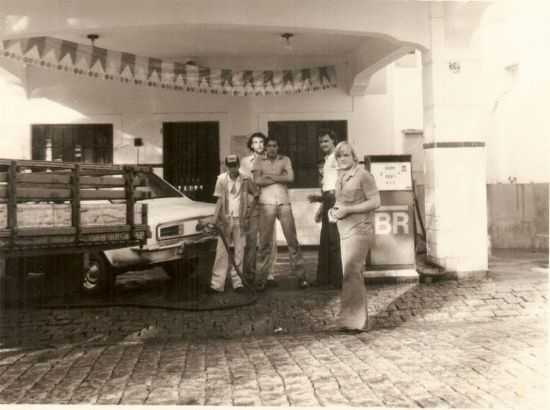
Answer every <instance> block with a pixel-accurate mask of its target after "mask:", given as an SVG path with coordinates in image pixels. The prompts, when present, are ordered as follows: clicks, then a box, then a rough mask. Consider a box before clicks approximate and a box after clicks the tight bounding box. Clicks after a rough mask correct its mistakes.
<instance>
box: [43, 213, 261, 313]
mask: <svg viewBox="0 0 550 410" xmlns="http://www.w3.org/2000/svg"><path fill="white" fill-rule="evenodd" d="M205 229H206V230H208V231H212V232H215V233H216V234H217V235H218V236H219V237H220V238H221V240H222V242H223V245H224V247H225V249H226V251H227V254H228V255H229V259H230V261H231V264H232V265H233V268H235V272H237V275H239V277H240V278H241V280H242V282H243V285H244V286H245V287H246V288H247V289H248V290H250V291H251V293H252V294H251V297H249V298H248V300H246V301H245V302H240V303H228V304H223V305H218V306H203V307H200V306H196V307H187V306H173V305H164V304H158V303H133V302H132V303H128V302H106V303H97V304H90V303H83V304H78V303H74V304H73V303H69V304H36V305H33V308H35V309H104V308H110V307H127V308H138V309H161V310H170V311H186V312H210V311H217V310H229V309H236V308H240V307H246V306H250V305H253V304H255V303H256V302H257V301H258V295H257V293H256V289H255V288H254V286H252V284H250V283H248V281H247V280H246V278H245V277H244V275H243V274H242V272H241V270H240V268H239V267H238V266H237V264H236V262H235V258H234V256H233V254H232V253H231V249H230V248H229V244H228V242H227V239H226V238H225V235H224V233H223V231H222V229H221V228H220V227H219V226H218V225H217V224H213V223H208V224H199V225H197V230H205Z"/></svg>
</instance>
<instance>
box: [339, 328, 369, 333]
mask: <svg viewBox="0 0 550 410" xmlns="http://www.w3.org/2000/svg"><path fill="white" fill-rule="evenodd" d="M338 331H339V332H340V333H346V334H348V335H358V334H360V333H365V332H367V329H352V328H349V327H341V328H340V329H338Z"/></svg>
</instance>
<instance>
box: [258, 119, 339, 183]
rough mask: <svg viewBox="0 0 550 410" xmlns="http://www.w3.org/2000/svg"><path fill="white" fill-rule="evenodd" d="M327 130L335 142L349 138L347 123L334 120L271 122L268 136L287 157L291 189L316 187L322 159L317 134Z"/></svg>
mask: <svg viewBox="0 0 550 410" xmlns="http://www.w3.org/2000/svg"><path fill="white" fill-rule="evenodd" d="M325 128H327V129H330V130H332V131H334V132H335V133H336V135H337V137H338V141H345V140H347V139H348V124H347V121H345V120H336V121H270V122H269V123H268V131H269V135H270V136H273V137H276V138H277V139H278V140H279V152H280V153H281V154H282V155H286V156H288V157H290V159H291V161H292V167H293V168H294V183H293V184H292V185H291V187H292V188H317V187H319V161H322V160H323V156H322V155H321V152H320V150H319V142H318V139H317V134H318V132H319V131H320V130H321V129H325Z"/></svg>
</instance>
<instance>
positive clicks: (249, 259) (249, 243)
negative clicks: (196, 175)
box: [240, 132, 277, 287]
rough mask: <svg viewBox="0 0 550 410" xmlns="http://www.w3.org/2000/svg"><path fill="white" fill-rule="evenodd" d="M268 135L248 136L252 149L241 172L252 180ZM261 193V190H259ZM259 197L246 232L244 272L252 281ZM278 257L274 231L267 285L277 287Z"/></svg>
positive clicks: (268, 262)
mask: <svg viewBox="0 0 550 410" xmlns="http://www.w3.org/2000/svg"><path fill="white" fill-rule="evenodd" d="M266 138H267V137H266V136H265V135H264V134H262V133H261V132H255V133H254V134H252V135H251V136H250V137H249V138H248V143H247V146H248V149H249V150H250V152H251V153H250V155H247V156H246V157H243V158H242V160H241V168H240V172H241V174H243V175H246V176H247V177H248V178H250V179H251V180H253V179H254V176H253V175H252V169H253V168H254V163H255V162H256V161H257V160H258V159H259V158H264V157H265V140H266ZM258 194H259V190H258ZM257 202H258V200H257V198H255V199H254V203H253V205H252V210H251V214H250V221H249V224H248V230H247V232H246V247H245V251H244V274H245V275H246V277H247V279H248V280H249V281H250V282H254V281H255V278H256V255H257V248H256V247H257V244H258V233H259V232H258V226H259V220H260V207H259V205H258V203H257ZM276 259H277V232H275V231H274V232H273V244H272V248H271V253H270V254H269V257H268V261H267V264H268V265H269V269H268V275H267V282H266V286H267V287H276V286H277V282H276V281H275V278H274V277H273V266H274V265H275V260H276Z"/></svg>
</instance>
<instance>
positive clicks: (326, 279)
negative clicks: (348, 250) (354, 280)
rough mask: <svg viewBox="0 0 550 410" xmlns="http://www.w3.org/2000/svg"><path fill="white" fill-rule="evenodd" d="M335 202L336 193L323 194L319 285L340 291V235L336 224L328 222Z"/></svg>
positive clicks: (341, 276) (318, 266)
mask: <svg viewBox="0 0 550 410" xmlns="http://www.w3.org/2000/svg"><path fill="white" fill-rule="evenodd" d="M334 201H335V198H334V193H332V192H323V212H322V214H321V238H320V241H319V259H318V265H317V283H318V284H319V285H321V286H331V287H334V288H338V289H340V288H341V287H342V278H343V274H342V257H341V255H340V235H339V234H338V227H337V226H336V224H335V223H331V222H329V221H328V210H329V209H330V208H332V207H333V206H334Z"/></svg>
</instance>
